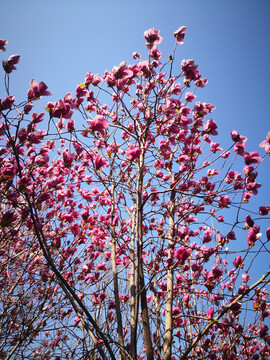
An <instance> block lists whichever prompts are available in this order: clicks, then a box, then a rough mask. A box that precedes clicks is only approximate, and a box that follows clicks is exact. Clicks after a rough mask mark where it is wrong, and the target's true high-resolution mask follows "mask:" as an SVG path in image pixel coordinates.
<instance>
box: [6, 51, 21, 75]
mask: <svg viewBox="0 0 270 360" xmlns="http://www.w3.org/2000/svg"><path fill="white" fill-rule="evenodd" d="M19 61H20V55H11V56H10V57H9V58H8V59H7V61H3V63H2V64H3V68H4V70H5V72H6V73H7V74H10V73H12V71H13V70H16V69H17V68H16V66H15V65H16V64H18V62H19Z"/></svg>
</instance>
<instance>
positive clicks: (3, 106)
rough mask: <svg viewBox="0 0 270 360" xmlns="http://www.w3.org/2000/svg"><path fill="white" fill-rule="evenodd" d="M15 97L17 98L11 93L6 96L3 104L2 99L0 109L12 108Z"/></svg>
mask: <svg viewBox="0 0 270 360" xmlns="http://www.w3.org/2000/svg"><path fill="white" fill-rule="evenodd" d="M14 98H15V97H14V95H9V96H7V97H6V98H4V100H3V101H2V104H1V99H0V111H2V110H8V109H10V108H11V107H12V106H13V103H14Z"/></svg>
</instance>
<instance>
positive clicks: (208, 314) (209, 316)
mask: <svg viewBox="0 0 270 360" xmlns="http://www.w3.org/2000/svg"><path fill="white" fill-rule="evenodd" d="M213 316H214V308H212V307H211V308H210V309H209V310H208V311H207V319H208V320H212V319H213Z"/></svg>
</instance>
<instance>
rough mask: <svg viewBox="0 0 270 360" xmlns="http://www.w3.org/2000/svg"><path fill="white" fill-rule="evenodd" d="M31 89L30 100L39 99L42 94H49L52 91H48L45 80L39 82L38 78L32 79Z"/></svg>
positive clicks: (28, 94)
mask: <svg viewBox="0 0 270 360" xmlns="http://www.w3.org/2000/svg"><path fill="white" fill-rule="evenodd" d="M30 86H31V89H29V90H28V92H27V98H28V100H29V101H33V100H38V99H40V98H41V97H42V96H49V95H51V93H50V92H49V91H47V88H48V86H47V85H46V84H44V82H43V81H41V82H40V83H37V82H36V80H34V79H32V80H31V81H30Z"/></svg>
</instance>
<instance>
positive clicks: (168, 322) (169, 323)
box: [163, 190, 175, 360]
mask: <svg viewBox="0 0 270 360" xmlns="http://www.w3.org/2000/svg"><path fill="white" fill-rule="evenodd" d="M170 201H171V203H170V213H169V236H168V242H169V244H168V245H169V246H168V248H169V253H168V258H170V257H171V256H172V255H171V251H172V250H173V248H174V216H175V191H174V190H172V192H171V199H170ZM172 305H173V267H169V268H168V271H167V299H166V316H165V335H164V354H163V359H164V360H170V359H171V356H172V330H173V317H172Z"/></svg>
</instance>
